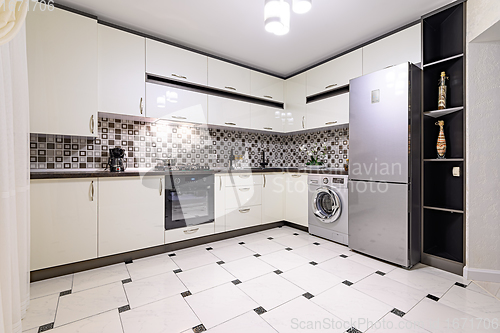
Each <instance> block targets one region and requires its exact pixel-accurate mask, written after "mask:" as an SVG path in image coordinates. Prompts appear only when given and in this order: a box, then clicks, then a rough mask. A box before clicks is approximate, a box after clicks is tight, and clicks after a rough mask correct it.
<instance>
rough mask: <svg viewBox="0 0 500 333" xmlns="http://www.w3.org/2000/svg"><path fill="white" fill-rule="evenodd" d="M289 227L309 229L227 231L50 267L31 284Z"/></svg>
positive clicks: (281, 223) (272, 225) (260, 227)
mask: <svg viewBox="0 0 500 333" xmlns="http://www.w3.org/2000/svg"><path fill="white" fill-rule="evenodd" d="M284 225H286V226H289V227H292V228H295V229H298V230H302V231H306V232H307V227H304V226H302V225H298V224H295V223H291V222H287V221H279V222H274V223H269V224H263V225H258V226H255V227H249V228H244V229H238V230H232V231H226V232H222V233H219V234H213V235H208V236H204V237H200V238H193V239H189V240H185V241H180V242H176V243H170V244H165V245H160V246H155V247H151V248H147V249H140V250H137V251H131V252H126V253H119V254H115V255H112V256H107V257H102V258H96V259H90V260H86V261H81V262H76V263H71V264H67V265H62V266H56V267H49V268H45V269H41V270H37V271H31V272H30V280H31V282H36V281H40V280H46V279H51V278H55V277H59V276H63V275H68V274H74V273H78V272H83V271H86V270H89V269H94V268H99V267H104V266H109V265H114V264H119V263H122V262H126V261H130V260H136V259H141V258H145V257H150V256H154V255H158V254H162V253H167V252H172V251H178V250H182V249H185V248H188V247H193V246H198V245H202V244H206V243H213V242H217V241H220V240H224V239H228V238H233V237H239V236H244V235H247V234H251V233H254V232H259V231H264V230H268V229H272V228H277V227H281V226H284Z"/></svg>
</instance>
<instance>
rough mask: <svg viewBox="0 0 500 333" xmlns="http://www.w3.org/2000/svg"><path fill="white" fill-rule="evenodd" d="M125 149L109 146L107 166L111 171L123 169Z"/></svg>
mask: <svg viewBox="0 0 500 333" xmlns="http://www.w3.org/2000/svg"><path fill="white" fill-rule="evenodd" d="M125 162H126V161H125V150H124V149H122V148H110V149H109V159H108V168H109V171H111V172H122V171H125V169H126V167H125Z"/></svg>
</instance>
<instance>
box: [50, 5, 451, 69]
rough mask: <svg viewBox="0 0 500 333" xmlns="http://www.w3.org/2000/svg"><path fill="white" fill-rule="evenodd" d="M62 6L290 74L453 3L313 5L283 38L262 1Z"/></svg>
mask: <svg viewBox="0 0 500 333" xmlns="http://www.w3.org/2000/svg"><path fill="white" fill-rule="evenodd" d="M287 1H289V2H291V1H292V0H287ZM56 2H57V3H60V4H63V5H67V6H70V7H72V8H75V9H80V10H83V11H85V12H87V13H90V14H94V15H97V16H98V17H99V19H101V20H105V21H109V22H112V23H117V24H119V25H122V26H125V27H128V28H132V29H134V30H137V31H141V32H143V33H147V34H151V35H154V36H157V37H160V38H163V39H166V40H168V41H171V42H175V43H178V44H181V45H184V46H188V47H192V48H195V49H197V50H200V51H204V52H208V53H210V54H213V55H217V56H220V57H223V58H226V59H229V60H232V61H236V62H238V63H241V64H245V65H248V66H252V67H255V68H259V69H261V70H264V71H267V72H270V73H274V74H276V75H279V76H288V75H290V74H292V73H295V72H297V71H299V70H301V69H304V68H306V67H309V66H310V65H313V64H315V63H317V62H319V61H321V60H324V59H326V58H329V57H331V56H333V55H336V54H339V53H341V52H343V51H346V50H348V49H350V48H353V47H355V46H357V45H359V44H361V43H364V42H367V41H369V40H371V39H373V38H376V37H378V36H380V35H383V34H385V33H388V32H390V31H392V30H395V29H397V28H399V27H401V26H404V25H406V24H408V23H411V22H413V21H415V20H417V19H419V18H420V17H421V16H422V15H424V14H427V13H429V12H431V11H433V10H435V9H437V8H439V7H441V6H444V5H446V4H448V3H451V2H453V0H313V7H312V9H311V11H310V12H309V13H307V14H302V15H298V14H294V13H292V18H291V24H290V33H288V34H287V35H285V36H275V35H273V34H270V33H268V32H266V31H265V30H264V23H263V21H264V0H140V1H138V0H56Z"/></svg>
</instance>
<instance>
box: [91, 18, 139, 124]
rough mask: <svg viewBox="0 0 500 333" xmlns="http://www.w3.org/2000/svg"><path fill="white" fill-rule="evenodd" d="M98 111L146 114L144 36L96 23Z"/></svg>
mask: <svg viewBox="0 0 500 333" xmlns="http://www.w3.org/2000/svg"><path fill="white" fill-rule="evenodd" d="M97 32H98V39H99V48H98V55H99V57H98V74H99V103H98V107H99V111H100V112H109V113H116V114H125V115H130V116H145V110H144V99H145V96H146V95H145V71H146V69H145V62H146V50H145V39H144V37H139V36H136V35H133V34H131V33H128V32H124V31H121V30H118V29H114V28H110V27H108V26H105V25H99V26H98V29H97Z"/></svg>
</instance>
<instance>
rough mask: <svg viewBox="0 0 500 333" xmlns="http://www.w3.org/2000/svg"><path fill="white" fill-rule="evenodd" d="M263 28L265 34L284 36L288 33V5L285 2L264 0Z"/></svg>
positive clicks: (281, 0)
mask: <svg viewBox="0 0 500 333" xmlns="http://www.w3.org/2000/svg"><path fill="white" fill-rule="evenodd" d="M264 26H265V28H266V31H267V32H271V33H274V34H275V35H278V36H281V35H285V34H287V33H288V32H289V31H290V4H289V3H288V2H286V1H285V0H265V4H264Z"/></svg>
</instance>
